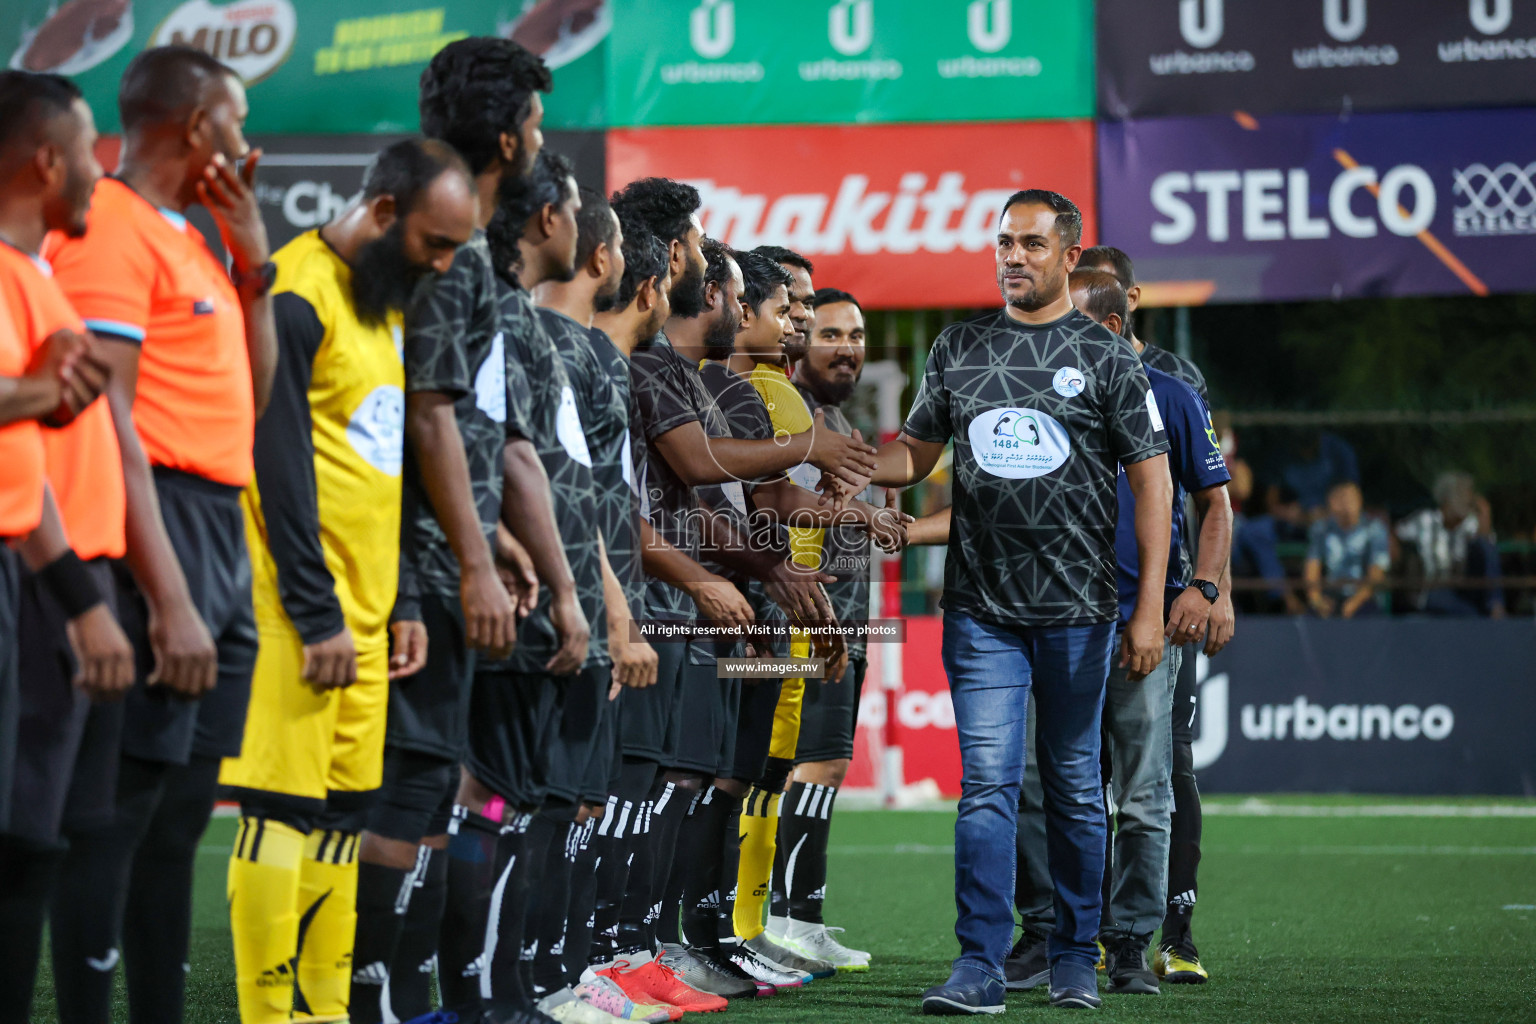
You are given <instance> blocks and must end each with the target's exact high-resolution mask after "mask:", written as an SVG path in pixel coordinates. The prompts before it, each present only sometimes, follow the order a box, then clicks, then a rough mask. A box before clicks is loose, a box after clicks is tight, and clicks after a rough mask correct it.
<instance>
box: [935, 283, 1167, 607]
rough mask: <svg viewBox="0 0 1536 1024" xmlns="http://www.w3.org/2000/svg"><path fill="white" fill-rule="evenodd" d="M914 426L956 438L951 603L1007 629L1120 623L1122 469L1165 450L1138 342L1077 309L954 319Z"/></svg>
mask: <svg viewBox="0 0 1536 1024" xmlns="http://www.w3.org/2000/svg"><path fill="white" fill-rule="evenodd" d="M904 430H905V432H906V433H908V434H910V435H911V436H913V437H915V438H917V439H918V440H921V441H930V442H935V443H943V442H945V441H948V440H950V439H951V438H953V440H954V443H955V451H954V474H955V476H954V480H955V487H954V512H953V520H952V525H951V527H950V535H949V556H948V558H947V559H946V564H945V570H944V600H945V606H946V607H948V608H953V609H957V610H961V611H964V612H966V613H968V614H971V615H974V616H975V617H977V618H979V619H983V620H985V621H989V622H994V623H999V624H1004V625H1020V626H1074V625H1088V624H1091V623H1100V622H1111V621H1113V620H1114V618H1115V614H1116V590H1115V519H1116V509H1117V501H1116V495H1115V480H1116V475H1117V473H1118V467H1119V464H1121V463H1124V464H1127V465H1129V464H1131V463H1135V462H1140V461H1142V460H1143V459H1148V458H1152V457H1153V456H1156V455H1160V454H1163V453H1164V452H1166V451H1167V450H1168V444H1167V441H1166V438H1165V435H1164V430H1163V425H1162V422H1161V419H1160V418H1159V416H1158V412H1157V405H1156V403H1155V402H1154V400H1153V398H1152V391H1151V388H1150V387H1149V385H1148V383H1147V375H1146V373H1145V372H1144V371H1143V370H1142V366H1141V360H1140V359H1138V358H1137V356H1136V351H1135V349H1133V348H1132V347H1131V343H1130V342H1129V341H1126V340H1125V339H1124V338H1121V337H1119V336H1118V335H1115V334H1113V333H1111V332H1110V331H1108V330H1106V329H1105V328H1103V327H1101V326H1099V325H1098V324H1096V323H1094V322H1093V321H1092V320H1090V319H1089V318H1088V317H1087V316H1085V315H1084V314H1082V313H1081V312H1079V311H1077V310H1073V311H1072V312H1070V313H1068V314H1067V315H1066V316H1063V317H1061V318H1060V319H1058V320H1055V321H1053V322H1051V323H1048V324H1040V325H1030V324H1023V323H1019V322H1018V321H1016V320H1014V319H1013V318H1012V317H1011V316H1009V315H1008V313H1007V311H1006V310H998V311H997V312H995V313H989V314H986V315H984V316H979V317H976V318H974V319H971V320H968V321H965V322H963V323H958V324H952V325H951V326H949V327H947V328H945V329H944V331H943V332H942V333H941V334H940V335H939V336H938V338H937V339H936V340H935V341H934V343H933V348H932V350H931V351H930V352H929V353H928V365H927V367H926V368H925V369H924V371H923V381H922V386H921V387H920V389H919V391H918V395H917V399H916V400H915V401H914V403H913V406H912V412H911V414H910V415H909V416H908V417H907V423H906V426H905V427H904Z"/></svg>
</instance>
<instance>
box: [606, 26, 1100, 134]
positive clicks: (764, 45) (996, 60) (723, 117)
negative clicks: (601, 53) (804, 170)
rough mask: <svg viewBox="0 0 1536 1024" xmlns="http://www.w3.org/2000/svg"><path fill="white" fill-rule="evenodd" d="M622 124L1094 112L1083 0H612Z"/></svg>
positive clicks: (615, 108) (612, 84)
mask: <svg viewBox="0 0 1536 1024" xmlns="http://www.w3.org/2000/svg"><path fill="white" fill-rule="evenodd" d="M613 6H614V22H615V23H616V24H618V25H619V26H620V31H618V32H616V33H614V35H613V38H612V40H611V43H610V45H611V46H612V52H611V55H610V77H609V104H610V111H611V113H612V117H613V123H614V124H618V125H643V124H657V125H673V124H807V123H808V124H827V123H855V122H882V121H976V120H1008V119H1015V118H1018V119H1022V118H1041V117H1055V118H1069V117H1091V116H1092V115H1093V35H1092V33H1093V6H1092V3H1091V2H1090V0H1051V2H1050V3H1043V2H1041V0H946V2H943V3H934V2H932V0H781V2H777V3H767V2H762V0H614V5H613Z"/></svg>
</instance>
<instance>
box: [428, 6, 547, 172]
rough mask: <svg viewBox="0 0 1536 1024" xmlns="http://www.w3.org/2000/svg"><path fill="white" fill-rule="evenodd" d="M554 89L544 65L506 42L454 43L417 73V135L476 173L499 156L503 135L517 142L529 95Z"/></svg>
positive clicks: (477, 39) (530, 100)
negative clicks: (449, 149) (441, 145)
mask: <svg viewBox="0 0 1536 1024" xmlns="http://www.w3.org/2000/svg"><path fill="white" fill-rule="evenodd" d="M554 85H555V82H554V79H553V78H551V77H550V74H549V68H548V67H547V66H545V64H544V61H543V60H542V59H541V58H539V57H537V56H535V55H534V54H532V53H530V52H528V51H527V50H526V49H524V48H523V47H522V46H520V45H518V44H517V43H514V42H513V41H512V40H510V39H497V38H494V37H491V36H471V37H470V38H468V39H459V40H455V41H454V42H451V43H449V44H448V45H447V46H445V47H443V48H442V49H441V50H439V51H437V55H436V56H434V57H433V58H432V61H431V63H429V64H428V65H427V67H426V70H424V71H422V73H421V98H420V100H419V101H418V104H417V108H418V110H419V112H420V114H421V132H422V134H423V135H427V136H430V137H431V138H434V139H442V140H443V141H444V142H447V143H448V144H449V145H451V146H453V148H455V149H457V150H458V151H459V152H460V153H462V154H463V155H464V159H465V160H466V161H468V163H469V169H470V170H471V171H473V172H474V173H476V174H479V173H480V172H481V171H484V170H485V169H486V168H488V167H490V166H492V165H493V164H495V162H496V161H497V160H498V159H499V158H500V157H501V136H502V135H503V134H507V135H514V136H518V137H519V139H521V133H522V128H523V122H524V121H526V120H527V119H528V114H529V113H530V111H531V110H532V107H533V94H534V93H535V92H549V91H550V90H551V89H553V88H554ZM518 145H522V143H521V141H519V143H518Z"/></svg>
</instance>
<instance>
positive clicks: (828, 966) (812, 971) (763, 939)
mask: <svg viewBox="0 0 1536 1024" xmlns="http://www.w3.org/2000/svg"><path fill="white" fill-rule="evenodd" d="M741 944H742V945H743V946H746V947H747V948H748V949H750V950H751V951H752V952H754V953H756V954H757V955H758V956H760V957H762V958H763V959H764V960H767V961H768V962H769V963H771V964H773V965H774V966H775V967H780V968H784V969H787V970H791V971H804V972H805V973H806V974H809V975H810V976H811V977H813V978H830V977H832V975H834V974H836V973H837V965H836V964H833V963H831V962H830V961H827V960H817V959H815V958H813V957H808V956H801V955H800V954H799V953H796V952H795V951H794V950H792V949H789V948H788V947H785V946H781V945H779V944H778V943H777V942H774V941H773V940H772V939H770V938H769V937H768V933H767V932H762V933H760V934H758V935H756V936H754V937H753V938H750V939H747V940H746V941H744V942H742V943H741Z"/></svg>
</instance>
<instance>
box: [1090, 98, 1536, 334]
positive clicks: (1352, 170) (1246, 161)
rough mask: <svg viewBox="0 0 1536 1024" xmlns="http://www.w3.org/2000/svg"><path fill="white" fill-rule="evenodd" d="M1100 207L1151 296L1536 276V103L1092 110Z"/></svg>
mask: <svg viewBox="0 0 1536 1024" xmlns="http://www.w3.org/2000/svg"><path fill="white" fill-rule="evenodd" d="M1099 216H1100V220H1099V224H1100V229H1099V230H1100V235H1101V237H1102V238H1103V240H1104V241H1105V242H1106V243H1108V244H1111V245H1116V246H1119V247H1120V248H1122V249H1124V250H1125V251H1126V252H1128V253H1129V254H1130V255H1131V257H1132V258H1133V259H1134V260H1135V261H1136V276H1137V277H1138V278H1139V279H1141V280H1142V281H1143V282H1146V283H1148V284H1150V285H1151V286H1152V287H1151V288H1150V294H1149V295H1148V299H1150V300H1151V301H1153V302H1158V303H1162V304H1190V303H1202V302H1248V301H1262V300H1286V299H1315V298H1350V297H1362V296H1387V295H1465V294H1475V295H1482V294H1487V293H1490V292H1519V291H1536V110H1531V109H1522V110H1481V111H1460V112H1455V113H1452V112H1444V113H1420V114H1357V115H1354V116H1348V117H1334V116H1325V115H1306V116H1295V115H1292V116H1268V117H1262V118H1257V119H1255V118H1253V117H1250V116H1248V115H1245V114H1244V115H1238V116H1236V117H1197V118H1168V119H1159V120H1148V121H1125V122H1119V123H1104V124H1101V125H1100V126H1099ZM1143 301H1147V299H1144V300H1143Z"/></svg>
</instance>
